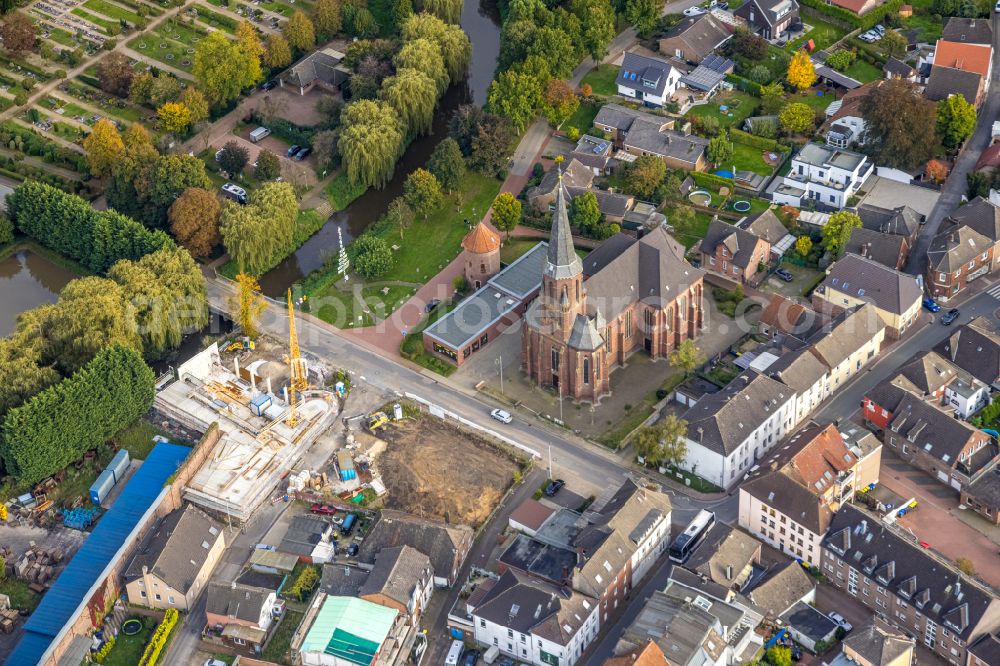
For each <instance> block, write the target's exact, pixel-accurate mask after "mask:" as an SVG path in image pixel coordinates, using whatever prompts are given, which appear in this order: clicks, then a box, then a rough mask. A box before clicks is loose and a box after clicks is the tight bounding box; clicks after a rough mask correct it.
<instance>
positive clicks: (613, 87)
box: [580, 65, 621, 97]
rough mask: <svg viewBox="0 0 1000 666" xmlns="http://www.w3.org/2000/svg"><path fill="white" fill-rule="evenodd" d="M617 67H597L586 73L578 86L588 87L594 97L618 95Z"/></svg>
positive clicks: (618, 68)
mask: <svg viewBox="0 0 1000 666" xmlns="http://www.w3.org/2000/svg"><path fill="white" fill-rule="evenodd" d="M620 69H621V68H620V67H618V65H598V66H597V67H595V68H594V69H592V70H590V71H589V72H587V74H586V76H584V77H583V80H582V81H581V82H580V85H589V86H590V87H591V89H592V90H593V91H594V94H595V95H602V96H604V97H612V96H614V95H617V94H618V84H617V83H615V81H616V80H617V79H618V71H619V70H620Z"/></svg>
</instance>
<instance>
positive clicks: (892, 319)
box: [812, 254, 923, 339]
mask: <svg viewBox="0 0 1000 666" xmlns="http://www.w3.org/2000/svg"><path fill="white" fill-rule="evenodd" d="M812 298H813V305H814V307H816V308H817V309H822V308H824V307H827V306H830V307H833V308H835V309H837V310H839V309H841V308H851V307H855V306H857V305H859V304H862V303H869V304H871V305H874V306H875V310H876V312H878V316H879V317H880V318H881V319H882V322H883V323H884V324H885V326H886V336H887V337H889V338H890V339H892V338H899V337H900V336H901V335H902V334H903V333H904V332H905V331H906V330H907V329H908V328H909V327H910V326H911V325H912V324H913V322H915V321H916V319H917V316H918V315H919V314H920V304H921V302H922V300H923V291H922V290H921V288H920V283H919V282H917V279H916V278H915V277H913V276H912V275H908V274H906V273H901V272H900V271H897V270H893V269H892V268H889V267H888V266H884V265H882V264H880V263H878V262H877V261H875V260H874V259H869V258H867V257H862V256H860V255H857V254H846V255H844V256H843V257H842V258H841V259H840V260H839V261H836V262H835V263H834V264H833V265H832V266H830V267H829V268H828V269H827V270H826V278H825V279H824V280H823V282H822V283H821V284H820V285H819V286H818V287H817V288H816V289H815V290H814V291H813V297H812Z"/></svg>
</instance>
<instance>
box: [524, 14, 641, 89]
mask: <svg viewBox="0 0 1000 666" xmlns="http://www.w3.org/2000/svg"><path fill="white" fill-rule="evenodd" d="M650 1H651V2H652V1H654V0H650ZM570 16H571V17H572V18H573V19H576V17H575V16H572V15H570ZM578 43H579V42H576V41H574V40H573V39H572V38H571V37H570V36H569V35H568V34H567V33H566V32H565V30H560V29H559V28H555V27H552V28H550V27H544V26H543V27H539V28H536V29H535V36H534V39H533V40H532V42H531V44H529V45H528V50H527V58H525V62H521V63H518V66H519V67H520V68H521V69H522V71H524V72H526V73H529V72H530V73H532V74H534V75H535V78H537V79H539V83H540V85H541V86H543V87H544V85H545V84H546V83H548V77H547V76H546V77H543V76H538V70H529V69H527V68H526V65H527V61H528V59H529V58H531V56H535V57H536V58H537V59H538V61H539V62H542V63H544V64H545V66H546V68H547V71H548V74H550V75H551V76H554V77H556V78H568V77H569V76H571V75H572V74H573V68H574V67H575V66H576V65H577V63H579V61H580V53H579V51H578V50H577V46H576V45H577V44H578Z"/></svg>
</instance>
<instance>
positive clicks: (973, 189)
mask: <svg viewBox="0 0 1000 666" xmlns="http://www.w3.org/2000/svg"><path fill="white" fill-rule="evenodd" d="M989 194H990V178H989V176H987V175H986V174H985V173H983V172H982V171H970V172H969V173H968V174H967V175H966V176H965V195H966V196H967V197H968V198H969V199H975V198H976V197H988V196H989Z"/></svg>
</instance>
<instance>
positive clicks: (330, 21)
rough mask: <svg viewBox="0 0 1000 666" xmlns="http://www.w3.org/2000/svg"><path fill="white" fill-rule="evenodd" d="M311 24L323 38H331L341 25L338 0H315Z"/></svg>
mask: <svg viewBox="0 0 1000 666" xmlns="http://www.w3.org/2000/svg"><path fill="white" fill-rule="evenodd" d="M313 25H314V26H315V27H316V32H317V33H318V34H319V35H320V37H321V38H322V39H324V40H329V39H332V38H333V37H334V36H335V35H336V34H337V33H338V32H340V29H341V28H342V27H343V17H342V16H341V11H340V0H317V2H316V4H315V5H314V6H313Z"/></svg>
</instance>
